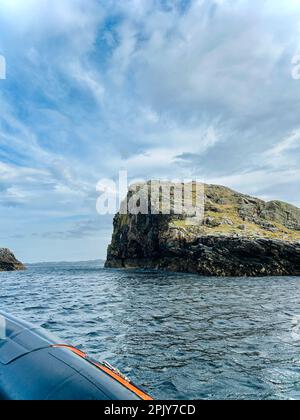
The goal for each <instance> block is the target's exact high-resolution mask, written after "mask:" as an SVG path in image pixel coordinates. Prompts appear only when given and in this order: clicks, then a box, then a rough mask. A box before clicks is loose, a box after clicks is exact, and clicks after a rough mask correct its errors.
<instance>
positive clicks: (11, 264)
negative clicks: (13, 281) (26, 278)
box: [0, 248, 25, 271]
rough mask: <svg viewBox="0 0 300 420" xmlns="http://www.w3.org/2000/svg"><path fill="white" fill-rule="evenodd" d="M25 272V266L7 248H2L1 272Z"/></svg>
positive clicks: (0, 253) (0, 252) (0, 251)
mask: <svg viewBox="0 0 300 420" xmlns="http://www.w3.org/2000/svg"><path fill="white" fill-rule="evenodd" d="M17 270H25V266H24V265H23V264H22V263H21V262H20V261H18V260H17V259H16V257H15V256H14V254H13V253H12V252H11V251H10V250H9V249H7V248H0V271H17Z"/></svg>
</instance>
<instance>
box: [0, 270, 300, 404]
mask: <svg viewBox="0 0 300 420" xmlns="http://www.w3.org/2000/svg"><path fill="white" fill-rule="evenodd" d="M0 282H1V288H0V307H1V309H2V310H5V311H8V312H10V313H12V314H14V315H16V316H19V317H22V318H24V319H26V320H28V321H31V322H34V323H37V324H40V325H42V326H43V327H44V328H46V329H48V330H49V331H51V332H54V333H55V334H56V335H58V336H59V337H60V338H61V340H62V341H66V342H68V343H70V344H73V345H76V346H78V347H79V348H81V349H84V350H85V351H86V352H88V353H89V354H90V355H91V356H93V357H96V358H97V359H99V360H104V359H105V360H108V361H110V362H111V363H112V364H114V365H115V366H118V367H119V368H120V369H121V370H123V371H124V373H126V374H127V375H128V376H130V377H131V378H132V379H133V380H134V381H135V382H137V383H138V384H140V385H142V386H143V387H144V388H145V389H146V390H147V391H149V392H150V393H151V394H152V395H153V396H154V397H156V398H166V399H174V398H178V399H300V278H264V279H245V278H243V279H240V278H230V279H216V278H201V277H198V276H193V275H185V274H183V275H181V274H180V275H178V274H165V273H156V272H134V271H117V270H105V269H103V268H102V267H101V264H100V263H95V262H93V263H76V264H41V265H32V266H29V269H28V270H27V271H26V272H17V273H0Z"/></svg>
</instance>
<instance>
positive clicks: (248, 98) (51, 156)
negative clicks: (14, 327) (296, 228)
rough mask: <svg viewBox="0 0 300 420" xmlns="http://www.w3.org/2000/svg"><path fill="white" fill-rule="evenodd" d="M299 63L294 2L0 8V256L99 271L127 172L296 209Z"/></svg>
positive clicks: (124, 0)
mask: <svg viewBox="0 0 300 420" xmlns="http://www.w3.org/2000/svg"><path fill="white" fill-rule="evenodd" d="M297 53H300V3H299V0H285V1H282V0H26V1H24V0H0V54H1V55H2V56H4V57H5V59H6V63H7V78H6V80H0V111H1V112H0V191H1V194H0V220H1V222H0V223H1V226H0V227H1V229H0V246H6V247H10V248H12V249H13V250H14V251H15V252H16V254H17V256H18V257H19V258H21V259H22V260H23V261H25V262H34V261H49V260H52V261H57V260H85V259H94V258H101V257H105V253H106V247H107V244H108V242H109V240H110V236H111V219H112V218H111V217H109V216H105V217H103V216H102V217H101V216H99V215H97V213H96V199H97V192H96V184H97V181H98V180H99V179H101V178H103V177H106V178H107V177H108V178H116V177H117V176H118V172H119V170H124V169H127V170H128V173H129V177H130V178H131V179H135V178H143V179H148V178H163V179H173V178H174V177H176V178H178V177H180V178H182V179H185V178H195V179H202V180H204V181H206V182H212V183H218V184H223V185H227V186H229V187H232V188H234V189H237V190H240V191H241V192H245V193H249V194H253V195H256V196H259V197H262V198H264V199H266V200H271V199H281V200H285V201H289V202H292V203H294V204H295V205H297V206H300V197H299V182H300V159H299V158H300V80H295V78H293V77H292V71H293V68H292V60H293V57H294V56H295V54H297Z"/></svg>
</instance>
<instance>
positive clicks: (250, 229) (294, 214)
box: [106, 185, 300, 276]
mask: <svg viewBox="0 0 300 420" xmlns="http://www.w3.org/2000/svg"><path fill="white" fill-rule="evenodd" d="M149 194H150V192H149ZM130 197H131V193H129V194H128V200H129V199H130ZM106 267H110V268H151V269H152V268H154V269H161V270H169V271H177V272H190V273H198V274H200V275H206V276H210V275H211V276H274V275H278V276H282V275H296V276H300V209H298V208H296V207H294V206H292V205H289V204H286V203H282V202H280V201H272V202H264V201H262V200H259V199H257V198H253V197H249V196H246V195H243V194H239V193H237V192H235V191H232V190H230V189H228V188H225V187H221V186H214V185H205V213H204V218H203V220H201V221H199V220H198V219H197V218H195V219H194V223H193V221H192V223H191V217H187V216H182V215H181V216H177V215H162V214H156V215H154V214H148V215H142V214H138V215H122V214H117V215H116V217H115V219H114V233H113V238H112V243H111V245H110V246H109V249H108V256H107V262H106Z"/></svg>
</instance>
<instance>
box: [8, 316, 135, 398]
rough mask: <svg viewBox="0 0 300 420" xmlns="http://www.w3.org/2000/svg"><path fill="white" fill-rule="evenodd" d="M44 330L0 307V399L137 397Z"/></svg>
mask: <svg viewBox="0 0 300 420" xmlns="http://www.w3.org/2000/svg"><path fill="white" fill-rule="evenodd" d="M61 344H62V343H60V342H59V341H58V340H57V339H56V338H55V337H52V336H51V335H49V334H48V333H47V332H46V331H45V330H43V329H41V328H36V327H34V326H33V325H31V324H28V323H25V322H23V321H21V320H18V319H16V318H14V317H12V316H10V315H8V314H6V313H3V312H1V311H0V400H73V401H74V400H139V399H142V398H140V397H139V396H138V395H137V394H136V393H135V392H133V391H132V390H131V389H128V388H127V387H126V386H124V385H123V384H122V383H120V381H118V380H116V379H114V378H113V377H112V376H111V375H109V374H107V373H105V372H103V371H102V370H100V369H99V368H97V367H96V366H95V365H93V364H92V363H90V362H89V361H88V360H85V359H84V358H83V357H80V356H79V355H77V354H76V353H74V352H73V351H70V349H68V348H63V347H55V346H56V345H61Z"/></svg>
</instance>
